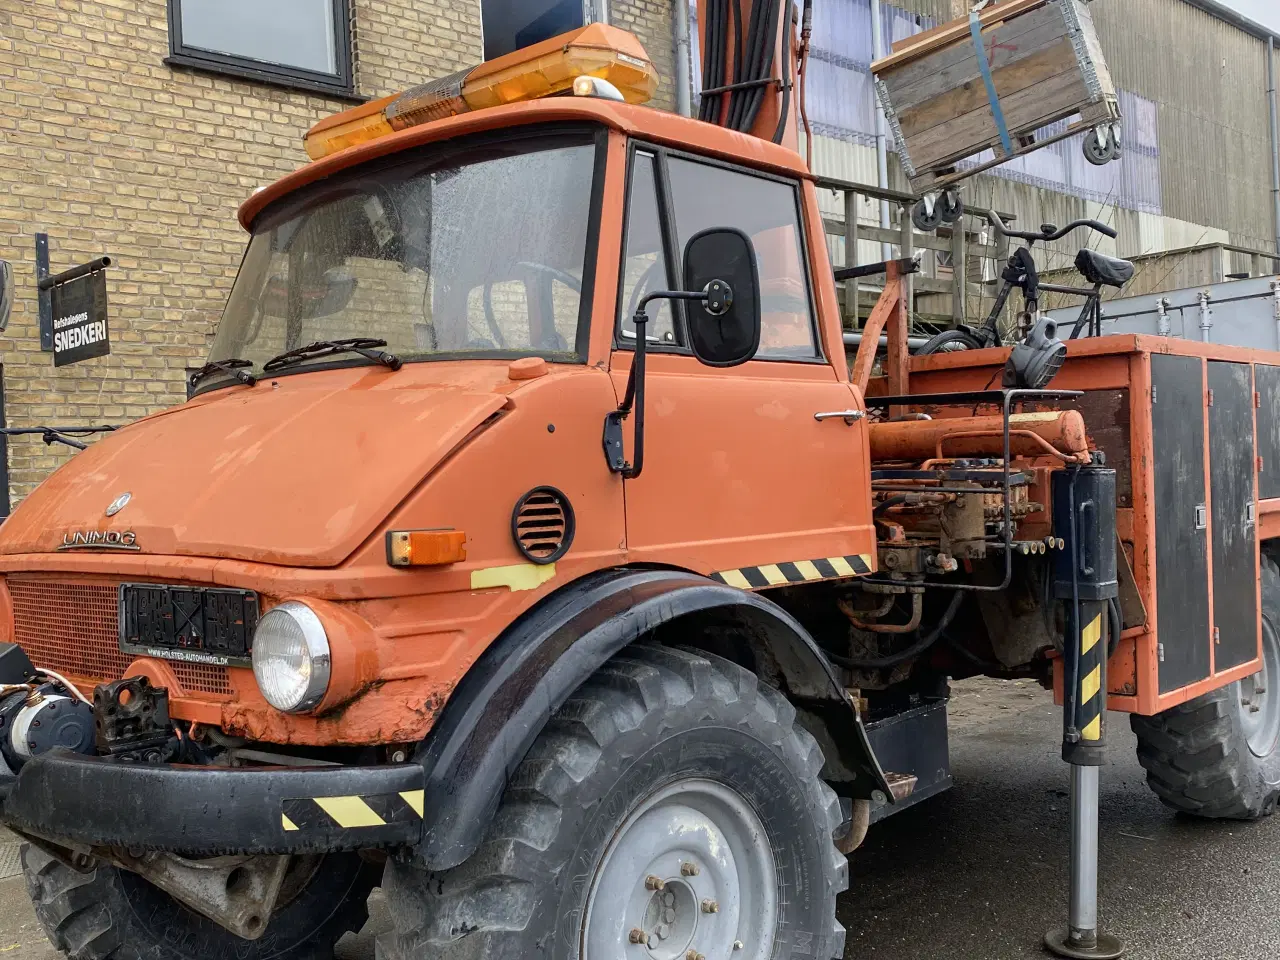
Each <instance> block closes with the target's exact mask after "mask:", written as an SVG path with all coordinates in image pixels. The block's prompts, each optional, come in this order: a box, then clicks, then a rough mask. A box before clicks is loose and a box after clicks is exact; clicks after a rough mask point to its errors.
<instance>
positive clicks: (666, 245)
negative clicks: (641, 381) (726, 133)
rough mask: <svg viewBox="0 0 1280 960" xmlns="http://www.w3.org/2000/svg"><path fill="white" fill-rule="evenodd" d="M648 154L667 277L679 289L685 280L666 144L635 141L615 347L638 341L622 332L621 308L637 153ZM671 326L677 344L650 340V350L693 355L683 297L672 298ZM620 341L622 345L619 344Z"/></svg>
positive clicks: (631, 151)
mask: <svg viewBox="0 0 1280 960" xmlns="http://www.w3.org/2000/svg"><path fill="white" fill-rule="evenodd" d="M641 153H645V154H648V155H650V156H652V157H653V188H654V194H655V197H654V201H655V203H656V205H657V208H658V234H659V236H660V237H661V238H662V259H663V261H664V262H665V265H666V268H667V278H668V279H669V280H671V281H672V283H673V285H674V286H675V288H676V289H679V286H680V284H681V282H682V280H681V278H680V269H681V267H682V266H683V264H678V263H677V262H676V261H677V260H678V259H679V258H678V257H677V256H676V254H675V248H674V245H673V243H672V237H674V236H675V212H674V211H673V210H672V208H671V192H670V190H669V189H668V186H667V177H666V170H667V158H666V154H667V151H666V150H665V149H664V148H663V147H659V146H655V145H650V144H646V143H642V142H641V141H637V140H632V141H631V144H630V146H629V149H628V150H627V185H626V190H625V192H624V193H625V202H624V206H623V209H622V247H621V251H620V252H621V257H620V259H619V262H618V303H617V305H616V306H615V307H614V311H613V346H614V349H615V350H634V349H635V344H634V342H633V341H629V340H628V339H627V337H625V336H624V335H623V329H622V325H623V323H624V321H625V320H626V319H627V318H626V317H623V315H622V311H623V310H624V309H625V307H626V303H625V302H624V301H625V300H626V296H627V291H626V282H627V277H626V270H625V267H626V259H627V239H628V237H629V236H630V230H631V200H632V191H633V190H634V189H635V169H636V157H637V155H639V154H641ZM669 306H670V309H671V326H672V330H673V332H674V333H675V337H676V339H675V342H674V343H661V342H659V343H649V344H648V348H647V351H648V352H649V353H677V354H682V355H687V356H692V351H691V350H690V349H689V348H688V347H687V346H685V344H687V343H688V342H689V337H688V331H687V330H686V326H685V325H686V317H685V312H684V307H685V305H684V302H683V301H680V300H674V301H671V302H670V304H669ZM620 344H621V346H619V345H620Z"/></svg>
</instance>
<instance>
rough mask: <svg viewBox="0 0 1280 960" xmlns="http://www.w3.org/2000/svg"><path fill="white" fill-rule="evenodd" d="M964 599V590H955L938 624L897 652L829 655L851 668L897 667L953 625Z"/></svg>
mask: <svg viewBox="0 0 1280 960" xmlns="http://www.w3.org/2000/svg"><path fill="white" fill-rule="evenodd" d="M963 600H964V591H963V590H955V591H953V592H952V595H951V602H950V603H949V604H947V609H946V611H945V612H944V613H943V614H942V619H940V620H939V621H938V622H937V624H936V625H935V626H934V627H933V629H932V630H930V631H929V632H928V633H924V634H920V635H919V639H918V640H916V642H915V643H913V644H912V645H911V646H909V647H907V648H906V649H905V650H899V651H898V652H897V653H891V654H889V655H888V656H884V657H877V658H875V659H871V660H855V659H854V658H853V657H844V656H840V655H839V654H835V653H828V654H827V657H828V659H830V660H831V662H832V663H835V664H839V665H840V666H842V667H846V668H848V669H850V670H882V669H886V668H888V667H896V666H897V665H898V664H900V663H906V661H908V660H910V659H912V658H913V657H918V656H920V654H922V653H924V652H925V651H926V650H928V649H929V648H930V647H932V646H933V645H934V644H935V643H937V642H938V639H939V638H940V637H941V636H942V634H943V631H945V630H946V629H947V627H949V626H950V625H951V621H952V620H954V619H955V616H956V614H957V613H958V612H959V610H960V603H961V601H963Z"/></svg>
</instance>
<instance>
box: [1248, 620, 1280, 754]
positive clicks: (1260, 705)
mask: <svg viewBox="0 0 1280 960" xmlns="http://www.w3.org/2000/svg"><path fill="white" fill-rule="evenodd" d="M1274 683H1280V642H1277V638H1276V634H1275V631H1274V630H1273V629H1272V628H1271V624H1270V623H1269V622H1268V621H1267V620H1265V619H1264V620H1263V621H1262V669H1261V670H1259V671H1258V672H1257V673H1255V674H1254V675H1253V676H1252V677H1246V678H1245V679H1243V680H1241V681H1240V683H1239V685H1238V689H1239V691H1240V725H1241V727H1242V728H1243V730H1244V735H1245V739H1246V741H1248V744H1249V750H1250V751H1251V752H1252V753H1253V754H1254V756H1257V757H1266V756H1270V755H1271V753H1272V752H1273V751H1274V750H1275V747H1276V741H1277V740H1278V739H1280V694H1277V692H1275V691H1272V689H1271V686H1272V684H1274Z"/></svg>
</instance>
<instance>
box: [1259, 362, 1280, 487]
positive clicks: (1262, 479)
mask: <svg viewBox="0 0 1280 960" xmlns="http://www.w3.org/2000/svg"><path fill="white" fill-rule="evenodd" d="M1253 375H1254V377H1255V379H1256V381H1257V385H1256V389H1257V391H1258V430H1257V436H1258V459H1259V460H1260V461H1261V462H1260V463H1259V466H1258V499H1259V500H1272V499H1274V498H1276V497H1280V367H1273V366H1269V365H1267V364H1262V363H1259V364H1258V365H1257V366H1255V367H1254V368H1253Z"/></svg>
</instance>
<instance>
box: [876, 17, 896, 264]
mask: <svg viewBox="0 0 1280 960" xmlns="http://www.w3.org/2000/svg"><path fill="white" fill-rule="evenodd" d="M884 55H885V46H884V22H883V21H882V20H881V18H880V0H871V59H873V60H879V59H880V58H881V57H883V56H884ZM873 99H874V100H875V102H876V178H877V183H878V185H879V186H880V188H881V189H882V190H883V189H885V188H887V187H888V186H889V150H888V147H887V144H886V142H885V141H886V137H887V130H888V125H887V124H886V123H885V119H884V108H883V107H881V106H880V98H879V97H874V98H873ZM880 226H881V228H882V229H884V230H888V229H889V201H888V200H881V201H880ZM880 259H881V260H892V259H893V248H892V246H891V245H890V244H887V243H882V244H881V245H880Z"/></svg>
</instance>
